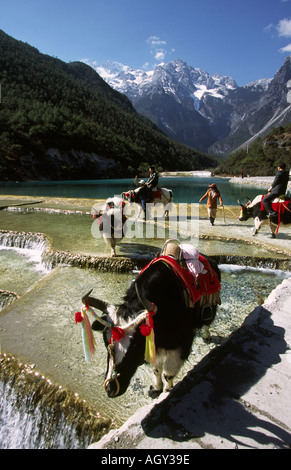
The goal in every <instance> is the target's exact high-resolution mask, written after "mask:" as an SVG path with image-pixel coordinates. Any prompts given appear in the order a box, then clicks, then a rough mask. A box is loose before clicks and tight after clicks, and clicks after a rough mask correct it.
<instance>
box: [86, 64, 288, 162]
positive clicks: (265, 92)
mask: <svg viewBox="0 0 291 470" xmlns="http://www.w3.org/2000/svg"><path fill="white" fill-rule="evenodd" d="M288 59H289V61H288ZM288 59H286V61H285V62H284V65H283V67H282V69H284V71H285V72H281V73H279V72H280V71H278V73H277V74H276V75H275V77H274V78H273V79H261V80H257V81H254V82H251V83H249V84H247V85H245V86H243V87H239V86H238V85H237V83H236V82H235V80H234V79H233V78H232V77H229V76H222V75H220V74H218V73H217V74H215V75H213V76H211V75H210V74H209V73H207V72H205V71H204V70H201V69H200V68H194V67H191V66H189V65H187V64H186V63H185V62H183V61H182V60H180V59H176V60H174V61H171V62H169V63H167V64H160V65H158V66H157V67H156V68H155V69H154V70H151V71H149V72H145V71H143V70H134V69H133V68H131V67H129V66H127V65H123V64H120V63H118V62H110V61H108V62H106V63H105V64H104V65H98V64H96V63H90V64H89V65H91V66H92V67H93V68H94V69H95V70H96V71H97V72H98V74H99V75H100V76H101V77H102V78H103V79H104V80H105V81H106V82H107V83H108V84H109V85H110V86H112V88H114V89H116V90H118V91H119V92H121V93H124V94H125V95H126V96H127V97H128V98H129V99H130V100H131V101H132V103H133V106H134V107H135V109H136V110H137V111H138V112H139V113H140V114H142V115H144V116H146V117H148V118H149V119H151V120H152V121H153V122H154V123H155V124H156V125H157V126H158V127H159V128H160V129H161V130H162V131H163V132H164V133H165V134H166V135H168V136H169V137H171V138H173V139H175V140H177V141H178V142H181V143H183V144H186V145H188V146H190V147H193V148H196V149H198V150H201V151H205V152H207V151H209V150H210V151H211V152H213V153H216V154H218V155H219V154H224V155H225V154H228V153H230V152H231V151H233V150H234V149H235V148H236V147H238V146H239V145H241V144H243V142H244V141H246V140H248V139H249V138H251V137H252V136H253V135H255V134H257V133H258V132H259V131H260V129H258V125H257V123H258V122H259V123H260V126H261V128H265V127H266V125H267V123H268V122H269V121H270V122H271V121H272V119H273V117H274V116H273V115H274V113H275V115H278V116H279V114H280V113H282V111H283V110H284V109H285V108H286V107H287V105H288V103H287V100H286V96H285V94H287V89H286V93H285V88H286V81H287V80H288V79H290V78H291V66H290V57H289V58H288ZM280 70H281V69H280ZM278 74H279V75H278ZM277 75H278V76H277ZM279 76H280V79H279V78H278V77H279ZM282 77H283V78H282ZM288 77H289V78H288ZM274 81H275V84H274ZM270 90H273V92H271V93H270ZM275 90H276V92H275ZM278 93H279V95H280V96H282V99H281V101H280V100H279V101H280V103H279V101H278V96H277V95H278ZM265 101H267V102H268V103H269V105H268V106H267V108H268V109H266V103H265ZM270 101H271V102H273V104H274V106H273V105H272V104H270ZM264 103H265V104H264ZM262 108H264V110H263V111H261V112H263V115H264V117H263V118H262V116H261V115H257V117H256V121H255V122H253V118H252V116H253V115H254V114H256V113H257V112H258V110H259V109H261V110H262ZM283 114H284V113H283ZM285 114H286V113H285ZM284 116H285V115H284ZM284 119H286V116H285V117H284ZM284 119H283V118H282V119H281V121H280V122H279V124H282V123H283V122H282V120H284ZM250 121H251V124H250V125H249V124H248V123H249V122H250ZM221 141H222V142H221Z"/></svg>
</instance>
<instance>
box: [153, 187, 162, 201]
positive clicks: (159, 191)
mask: <svg viewBox="0 0 291 470" xmlns="http://www.w3.org/2000/svg"><path fill="white" fill-rule="evenodd" d="M152 197H153V199H161V198H162V189H161V188H155V189H152Z"/></svg>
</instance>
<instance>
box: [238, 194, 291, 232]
mask: <svg viewBox="0 0 291 470" xmlns="http://www.w3.org/2000/svg"><path fill="white" fill-rule="evenodd" d="M263 199H264V195H262V194H260V195H259V196H256V197H255V199H253V200H252V201H251V200H250V201H248V202H247V203H246V204H241V202H240V201H238V203H239V204H240V207H241V210H240V216H239V220H240V221H244V220H248V219H249V218H251V217H252V218H254V222H255V227H254V235H256V234H257V233H258V231H259V230H260V228H261V226H262V225H263V224H265V223H269V224H270V228H271V233H272V238H275V236H276V234H277V233H278V231H279V227H280V224H283V225H289V224H291V198H290V197H286V196H285V197H283V198H276V199H274V201H273V202H272V209H273V211H274V212H276V216H274V217H271V218H270V217H268V213H267V211H266V209H265V207H264V205H263Z"/></svg>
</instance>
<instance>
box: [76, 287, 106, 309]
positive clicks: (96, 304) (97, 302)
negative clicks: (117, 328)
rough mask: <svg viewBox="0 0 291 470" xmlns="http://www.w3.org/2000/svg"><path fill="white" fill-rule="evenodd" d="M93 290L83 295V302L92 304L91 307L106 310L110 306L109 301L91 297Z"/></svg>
mask: <svg viewBox="0 0 291 470" xmlns="http://www.w3.org/2000/svg"><path fill="white" fill-rule="evenodd" d="M92 290H93V289H91V290H90V291H89V292H88V293H87V294H85V295H83V297H82V302H83V304H85V305H90V306H91V307H95V308H97V309H98V310H101V312H104V310H105V309H106V307H107V306H108V303H107V302H104V300H100V299H95V297H90V294H91V292H92Z"/></svg>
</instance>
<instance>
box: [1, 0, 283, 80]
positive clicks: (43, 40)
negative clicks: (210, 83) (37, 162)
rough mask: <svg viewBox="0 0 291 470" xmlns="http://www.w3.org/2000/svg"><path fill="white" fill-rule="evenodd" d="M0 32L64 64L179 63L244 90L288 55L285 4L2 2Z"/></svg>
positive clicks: (252, 0)
mask: <svg viewBox="0 0 291 470" xmlns="http://www.w3.org/2000/svg"><path fill="white" fill-rule="evenodd" d="M0 29H2V30H3V31H5V32H6V33H7V34H9V35H10V36H13V37H14V38H16V39H19V40H21V41H23V42H27V43H28V44H30V45H32V46H34V47H36V48H37V49H39V51H40V52H42V53H45V54H48V55H51V56H54V57H58V58H59V59H61V60H63V61H65V62H70V61H75V60H84V59H87V60H89V61H97V63H98V64H100V65H102V64H103V63H104V62H105V61H106V60H116V61H118V62H121V63H123V64H125V65H129V66H131V67H133V68H134V69H145V70H151V69H153V68H154V66H155V65H156V64H158V63H160V62H169V61H170V60H173V59H176V58H179V59H182V60H184V61H185V62H187V64H188V65H191V66H192V67H199V68H201V69H203V70H205V71H206V72H208V73H210V74H211V75H213V74H215V73H220V74H221V75H230V76H232V77H233V78H234V79H235V80H236V82H237V83H238V85H240V86H242V85H245V84H247V83H249V82H251V81H253V80H257V79H260V78H272V77H273V76H274V74H275V73H276V72H277V70H278V69H279V68H280V67H281V65H282V64H283V61H284V58H285V57H287V56H288V55H290V54H291V0H146V1H144V2H143V1H138V0H82V1H79V0H78V1H77V0H58V1H57V0H9V1H8V0H7V1H4V0H2V1H1V3H0Z"/></svg>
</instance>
